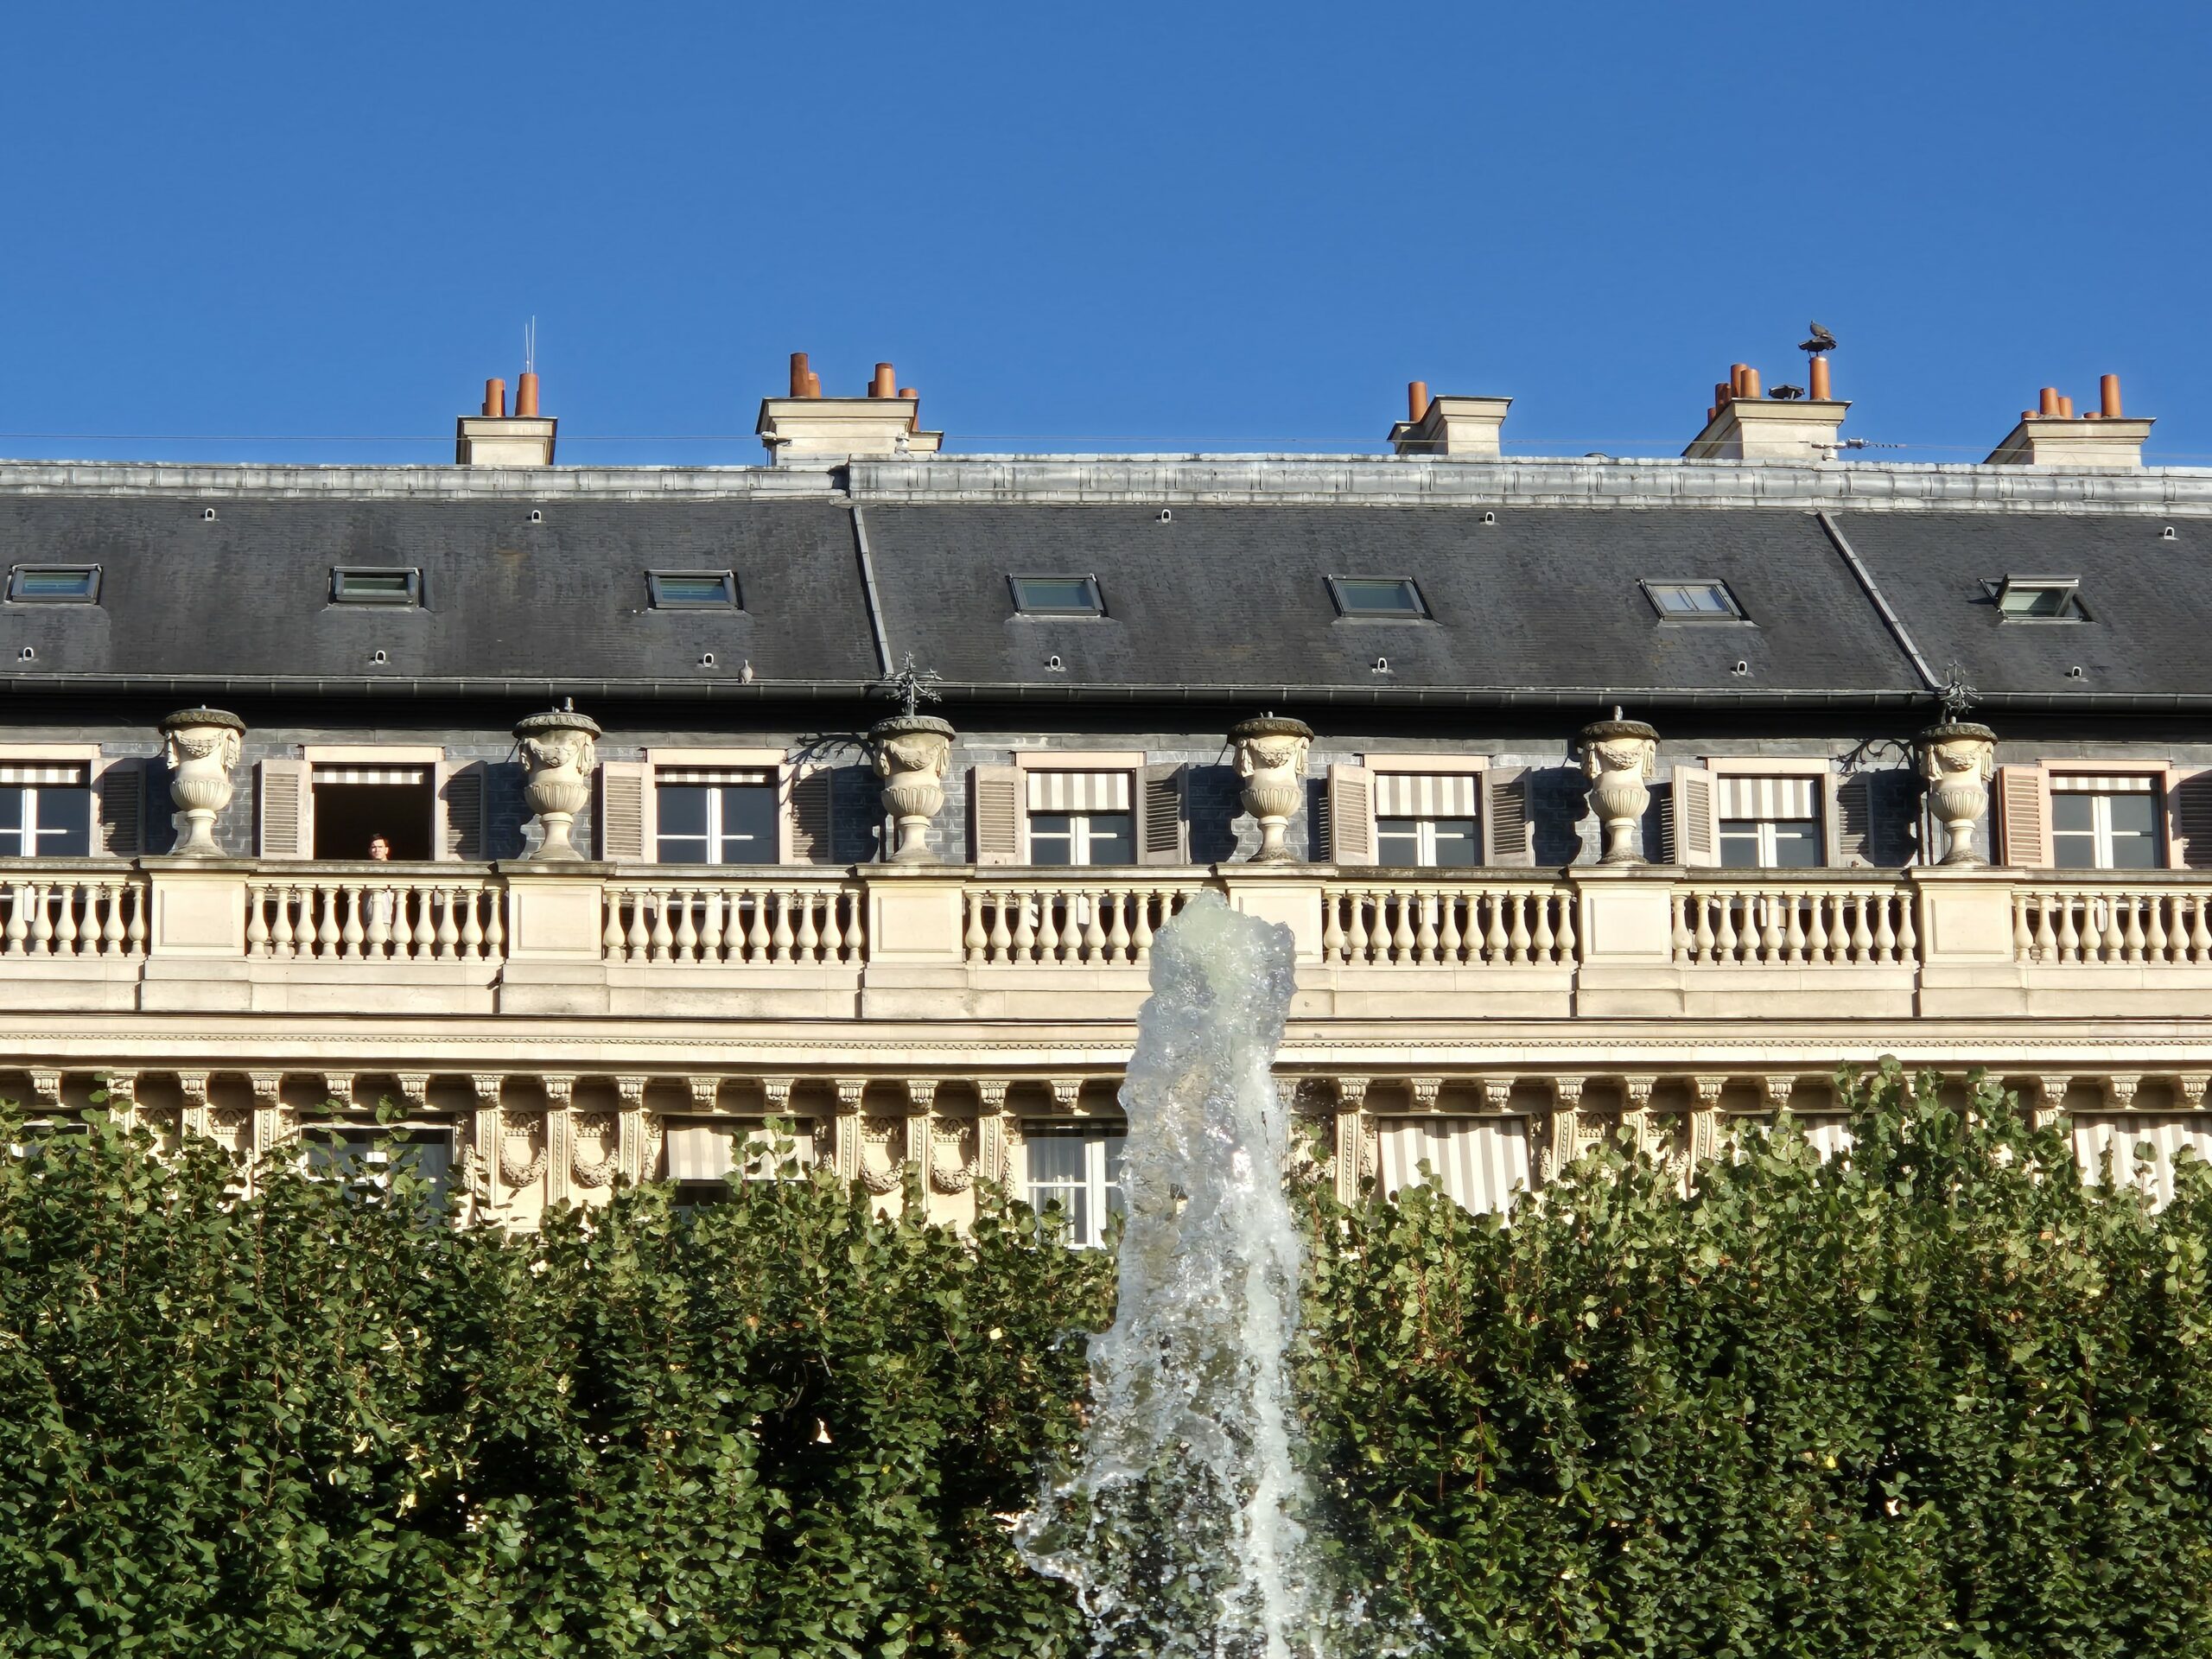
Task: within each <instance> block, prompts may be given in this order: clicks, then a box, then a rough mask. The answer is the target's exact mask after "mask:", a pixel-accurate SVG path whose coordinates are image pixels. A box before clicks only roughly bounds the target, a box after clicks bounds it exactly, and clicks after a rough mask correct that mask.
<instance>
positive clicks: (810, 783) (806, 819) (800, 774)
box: [784, 766, 836, 864]
mask: <svg viewBox="0 0 2212 1659" xmlns="http://www.w3.org/2000/svg"><path fill="white" fill-rule="evenodd" d="M829 776H830V774H829V771H828V769H827V768H825V767H820V766H812V767H809V768H807V769H805V770H804V771H798V770H797V769H795V768H793V767H791V766H785V768H784V798H785V811H784V833H785V836H786V837H787V838H788V840H789V843H790V844H789V846H788V848H787V849H786V850H785V855H784V861H785V863H787V864H829V863H832V862H834V861H835V859H834V856H833V855H834V854H835V852H836V848H835V847H834V846H833V845H832V841H833V839H834V838H833V836H831V833H830V828H829Z"/></svg>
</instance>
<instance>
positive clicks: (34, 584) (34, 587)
mask: <svg viewBox="0 0 2212 1659" xmlns="http://www.w3.org/2000/svg"><path fill="white" fill-rule="evenodd" d="M98 590H99V571H98V569H95V568H94V567H93V566H92V565H89V564H83V565H71V566H54V567H49V568H48V569H35V568H32V567H30V566H23V567H21V568H19V569H17V570H16V576H15V583H14V591H13V592H11V593H10V594H9V597H10V599H79V600H87V601H89V600H90V599H91V598H92V595H93V594H94V593H95V592H97V591H98Z"/></svg>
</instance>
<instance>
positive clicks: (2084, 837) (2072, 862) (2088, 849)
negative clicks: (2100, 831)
mask: <svg viewBox="0 0 2212 1659" xmlns="http://www.w3.org/2000/svg"><path fill="white" fill-rule="evenodd" d="M2064 798H2065V797H2064V796H2063V795H2062V796H2055V797H2053V799H2054V800H2063V799H2064ZM2050 861H2051V863H2052V864H2053V866H2055V867H2056V868H2059V869H2062V870H2094V869H2095V868H2097V838H2096V837H2095V836H2093V835H2091V834H2089V833H2088V831H2087V830H2082V831H2079V832H2077V833H2074V834H2068V833H2066V832H2064V831H2061V830H2054V831H2052V832H2051V837H2050Z"/></svg>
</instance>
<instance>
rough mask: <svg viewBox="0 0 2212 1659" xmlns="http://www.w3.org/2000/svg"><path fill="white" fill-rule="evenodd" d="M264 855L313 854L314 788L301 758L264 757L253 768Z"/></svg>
mask: <svg viewBox="0 0 2212 1659" xmlns="http://www.w3.org/2000/svg"><path fill="white" fill-rule="evenodd" d="M254 772H255V776H256V784H255V790H256V793H257V795H258V796H259V806H260V819H261V823H260V836H261V839H260V846H261V855H262V857H264V858H313V857H314V856H315V789H314V786H313V784H314V777H313V772H312V770H311V769H310V768H309V766H308V763H307V762H306V761H304V760H264V761H261V762H260V763H259V764H258V765H257V766H255V768H254Z"/></svg>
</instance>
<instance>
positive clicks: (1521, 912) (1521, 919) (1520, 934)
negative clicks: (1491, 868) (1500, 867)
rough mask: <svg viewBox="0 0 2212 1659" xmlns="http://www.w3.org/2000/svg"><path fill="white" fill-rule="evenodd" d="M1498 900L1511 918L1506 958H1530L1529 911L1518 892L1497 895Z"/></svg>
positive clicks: (1506, 943)
mask: <svg viewBox="0 0 2212 1659" xmlns="http://www.w3.org/2000/svg"><path fill="white" fill-rule="evenodd" d="M1497 899H1498V902H1499V903H1500V904H1502V905H1503V906H1505V908H1506V912H1507V914H1508V917H1509V918H1510V919H1509V921H1508V922H1507V925H1506V930H1505V959H1506V960H1507V961H1508V962H1526V961H1528V960H1529V912H1528V910H1527V908H1526V907H1525V906H1523V905H1522V902H1521V895H1520V894H1519V893H1512V892H1507V893H1499V894H1498V895H1497Z"/></svg>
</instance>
